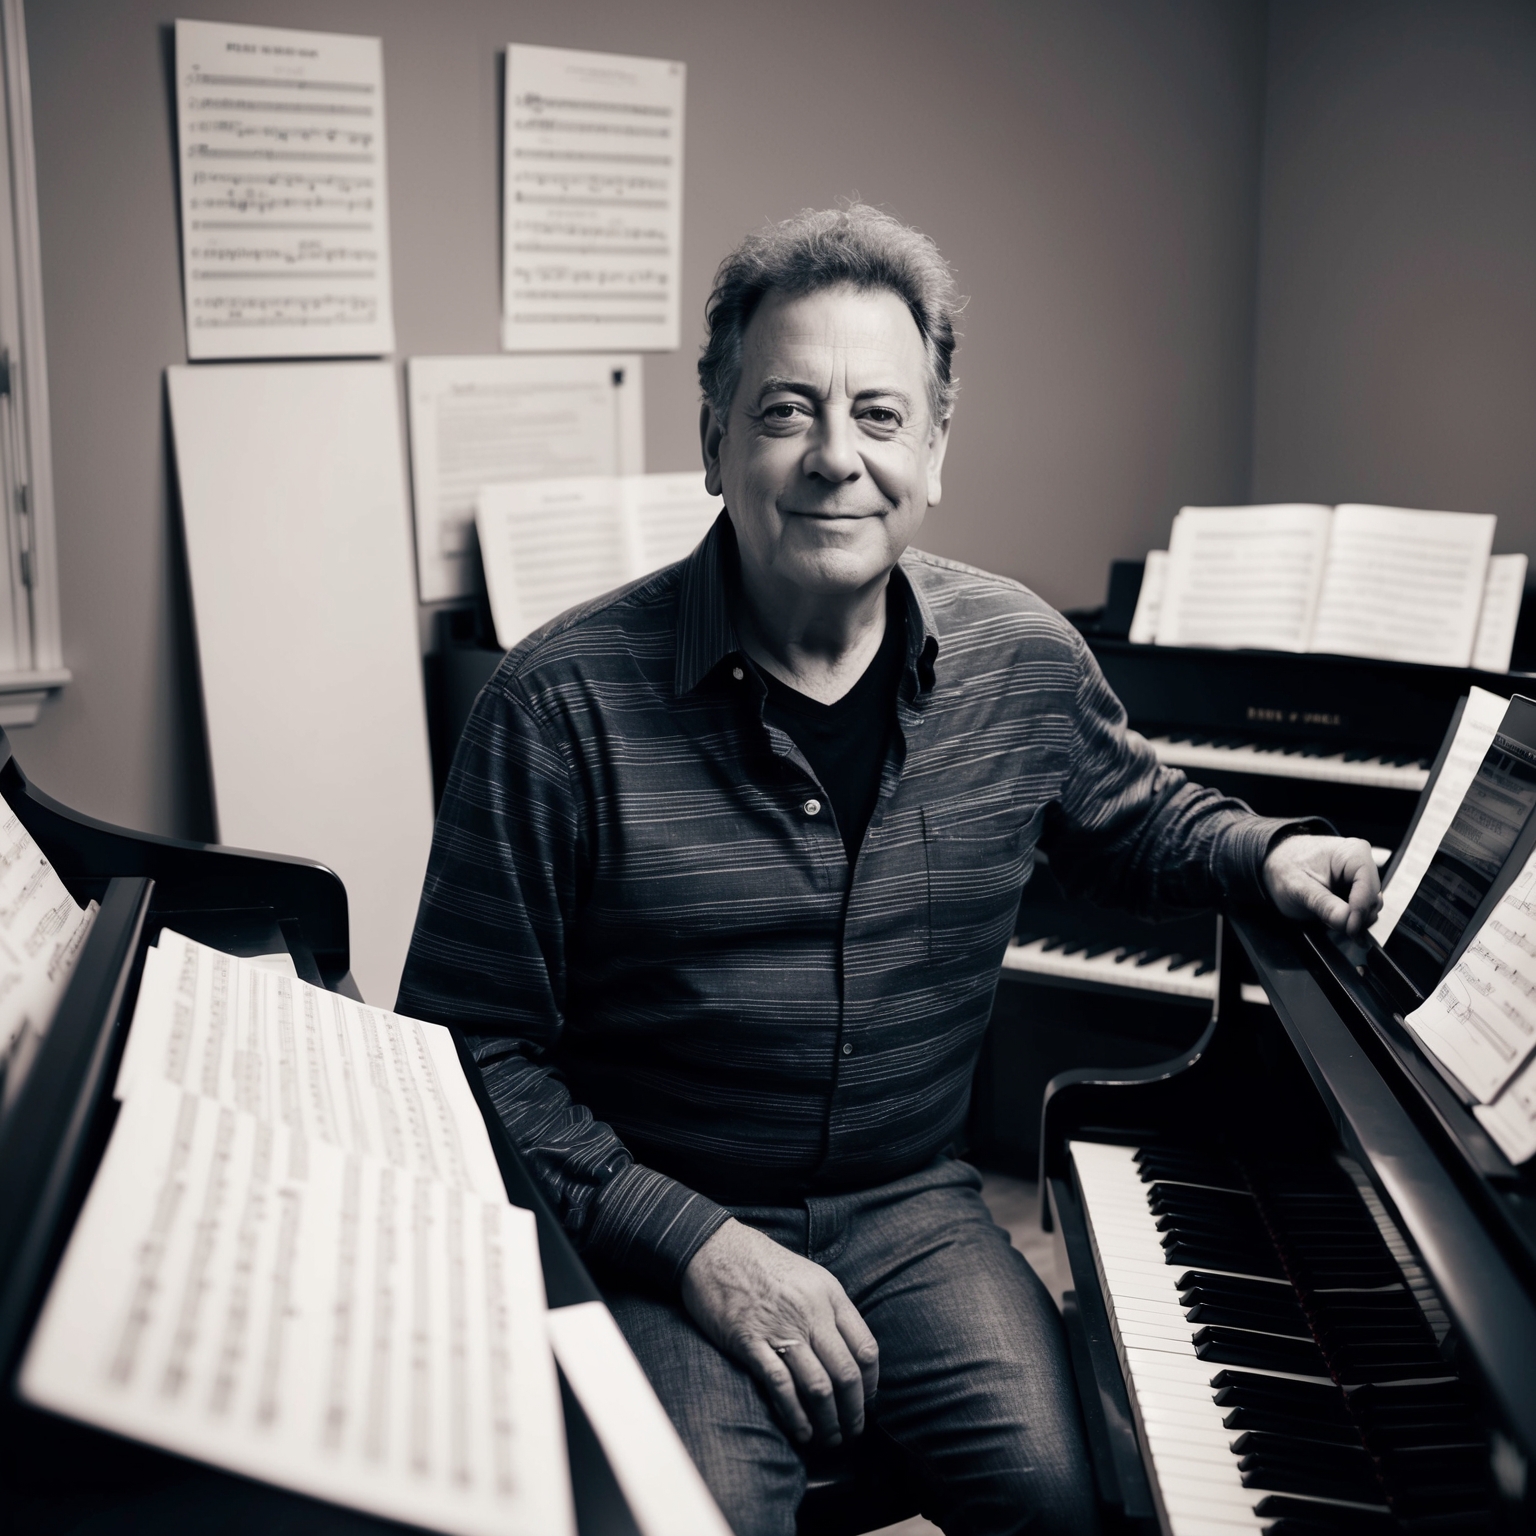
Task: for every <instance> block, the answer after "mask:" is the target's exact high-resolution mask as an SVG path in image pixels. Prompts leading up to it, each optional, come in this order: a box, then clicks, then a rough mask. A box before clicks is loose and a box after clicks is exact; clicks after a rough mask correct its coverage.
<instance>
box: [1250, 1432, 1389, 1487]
mask: <svg viewBox="0 0 1536 1536" xmlns="http://www.w3.org/2000/svg"><path fill="white" fill-rule="evenodd" d="M1232 1454H1233V1455H1234V1456H1238V1457H1241V1458H1243V1459H1245V1460H1246V1459H1247V1458H1249V1457H1253V1458H1256V1460H1263V1461H1267V1462H1268V1463H1269V1464H1270V1465H1273V1466H1282V1465H1289V1464H1295V1465H1296V1466H1301V1467H1311V1468H1313V1469H1315V1470H1316V1471H1318V1472H1320V1473H1322V1474H1323V1475H1324V1476H1327V1477H1337V1478H1350V1479H1352V1480H1354V1481H1355V1482H1357V1483H1359V1484H1361V1485H1362V1486H1365V1485H1367V1484H1372V1483H1374V1482H1375V1480H1376V1474H1375V1472H1374V1470H1373V1465H1372V1462H1371V1458H1370V1456H1369V1455H1368V1454H1367V1453H1366V1449H1365V1447H1364V1446H1363V1445H1359V1444H1356V1445H1329V1444H1327V1443H1326V1442H1324V1441H1320V1440H1306V1439H1302V1438H1301V1437H1299V1436H1296V1435H1287V1434H1273V1433H1271V1432H1270V1431H1268V1430H1244V1431H1243V1433H1242V1434H1240V1435H1239V1436H1238V1437H1237V1438H1236V1439H1235V1440H1234V1441H1233V1442H1232Z"/></svg>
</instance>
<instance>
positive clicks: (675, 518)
mask: <svg viewBox="0 0 1536 1536" xmlns="http://www.w3.org/2000/svg"><path fill="white" fill-rule="evenodd" d="M621 490H622V493H623V496H624V500H625V503H626V515H627V517H628V520H629V526H630V529H631V534H630V538H631V545H632V553H631V565H632V570H633V574H634V575H636V576H644V575H647V574H649V573H650V572H651V571H659V570H660V569H661V567H662V566H664V565H671V564H672V562H673V561H674V560H681V559H683V558H684V557H685V556H686V555H689V554H692V552H693V549H694V546H695V545H696V544H698V542H699V540H700V539H702V538H703V537H704V535H705V534H706V533H708V532H709V530H710V526H711V525H712V524H713V523H714V521H715V519H716V518H717V517H718V516H719V515H720V509H721V508H722V507H723V506H724V505H725V503H724V501H722V500H721V498H720V497H718V496H711V495H710V494H709V492H708V491H706V490H705V489H704V474H703V471H702V470H697V469H690V470H686V471H684V472H683V473H681V474H671V475H630V476H628V477H627V478H626V479H625V481H624V483H623V486H622V487H621Z"/></svg>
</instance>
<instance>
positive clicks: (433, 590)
mask: <svg viewBox="0 0 1536 1536" xmlns="http://www.w3.org/2000/svg"><path fill="white" fill-rule="evenodd" d="M406 369H407V381H408V389H409V394H410V407H411V480H412V487H413V490H414V492H415V503H416V571H417V579H418V582H419V586H420V592H421V600H422V602H424V603H435V602H440V601H442V600H444V599H446V598H452V597H464V596H468V595H469V594H471V593H473V592H474V591H475V590H476V588H477V584H478V583H477V577H476V571H475V541H474V529H475V498H476V496H477V495H478V494H479V492H480V487H481V486H483V485H499V484H504V483H505V482H507V481H511V480H546V479H552V478H554V477H556V476H561V475H628V474H639V473H640V472H641V470H643V469H644V468H645V437H644V427H643V422H642V416H641V399H642V390H641V375H640V359H639V358H638V357H636V356H633V355H629V356H617V355H611V356H583V357H413V358H412V359H411V360H410V362H409V363H408V364H407V365H406Z"/></svg>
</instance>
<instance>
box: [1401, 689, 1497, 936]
mask: <svg viewBox="0 0 1536 1536" xmlns="http://www.w3.org/2000/svg"><path fill="white" fill-rule="evenodd" d="M1508 707H1509V702H1508V700H1506V699H1502V698H1500V697H1499V695H1498V694H1496V693H1489V692H1488V690H1487V689H1486V688H1473V689H1471V690H1470V691H1469V693H1468V695H1467V707H1466V709H1464V710H1463V711H1462V716H1461V724H1460V725H1459V726H1458V727H1457V730H1456V737H1455V739H1454V740H1453V741H1452V743H1451V750H1450V752H1449V753H1448V754H1447V756H1446V759H1445V762H1444V764H1443V765H1442V766H1441V769H1440V773H1439V776H1438V777H1437V778H1436V780H1435V782H1434V785H1433V786H1432V787H1431V789H1430V792H1429V799H1428V801H1427V802H1426V803H1425V806H1424V812H1423V814H1422V815H1421V816H1420V817H1419V821H1418V825H1417V826H1416V827H1415V828H1414V830H1413V837H1412V838H1411V839H1410V841H1409V844H1408V847H1407V848H1406V849H1405V850H1404V852H1403V856H1402V859H1401V861H1400V862H1399V863H1398V866H1397V868H1396V869H1395V870H1393V872H1392V878H1391V879H1390V880H1389V881H1388V882H1387V884H1386V886H1385V888H1384V889H1383V890H1382V893H1381V912H1380V915H1379V916H1378V917H1377V919H1376V921H1375V923H1374V924H1373V925H1372V927H1371V933H1372V934H1373V935H1374V937H1375V939H1376V942H1377V943H1378V944H1383V945H1384V944H1385V943H1386V942H1387V940H1388V939H1389V938H1390V937H1391V935H1392V930H1393V929H1394V928H1395V927H1396V926H1397V922H1398V919H1399V918H1400V917H1401V916H1402V915H1403V913H1404V912H1405V911H1406V910H1407V907H1408V903H1409V902H1410V901H1412V900H1413V898H1414V896H1415V894H1416V893H1417V892H1418V889H1419V882H1420V881H1421V880H1422V879H1423V878H1424V872H1425V870H1427V869H1428V868H1429V865H1430V861H1431V860H1432V859H1433V858H1434V856H1435V854H1436V852H1437V851H1438V850H1439V847H1440V840H1441V839H1442V838H1443V837H1444V836H1445V834H1446V831H1447V830H1448V829H1449V827H1450V825H1451V822H1452V820H1453V819H1454V818H1455V815H1456V812H1457V810H1458V808H1459V807H1460V805H1461V802H1462V800H1463V799H1465V798H1466V793H1467V791H1468V790H1469V789H1470V788H1471V787H1472V781H1473V779H1475V778H1476V777H1477V770H1478V769H1479V768H1480V767H1481V766H1482V762H1483V759H1484V758H1485V757H1486V756H1487V755H1488V749H1489V747H1491V746H1492V745H1493V738H1494V737H1495V736H1496V735H1497V734H1498V730H1499V724H1500V722H1501V721H1502V720H1503V719H1504V711H1505V710H1506V709H1508Z"/></svg>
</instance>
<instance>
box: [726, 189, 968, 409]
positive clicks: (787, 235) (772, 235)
mask: <svg viewBox="0 0 1536 1536" xmlns="http://www.w3.org/2000/svg"><path fill="white" fill-rule="evenodd" d="M843 286H848V287H852V288H857V289H861V290H865V291H868V290H872V289H881V288H884V289H888V290H889V291H890V292H892V293H894V294H895V295H896V296H897V297H898V298H900V299H902V300H903V301H905V303H906V306H907V308H908V309H909V310H910V311H911V313H912V318H913V320H914V321H916V323H917V329H918V333H919V334H920V335H921V336H922V338H923V350H924V351H925V352H926V353H927V356H928V405H929V409H930V410H931V411H932V413H933V419H934V421H936V422H939V421H945V420H947V419H948V417H949V415H950V412H951V411H953V410H954V408H955V394H956V392H957V391H958V389H959V380H957V379H956V378H955V377H954V374H953V372H952V371H951V362H952V359H953V357H954V353H955V339H956V337H955V318H956V316H957V315H958V314H959V312H960V305H961V299H960V296H959V293H958V290H957V289H956V287H955V277H954V273H952V272H951V271H950V269H949V263H948V262H946V261H945V260H944V258H943V257H942V256H941V255H940V254H939V248H938V246H936V245H935V244H934V243H933V241H932V240H930V239H929V238H928V236H927V235H925V234H923V233H922V232H921V231H919V230H916V229H913V228H912V227H911V226H910V225H908V224H903V223H902V222H901V220H900V219H895V218H892V217H891V215H890V214H888V213H882V212H881V211H880V210H879V209H878V208H871V207H870V206H869V205H868V204H867V203H850V204H849V205H848V206H847V207H846V208H826V209H822V210H820V211H817V210H816V209H813V208H806V209H804V210H803V211H802V212H800V213H798V214H796V215H795V216H794V218H792V219H785V220H784V221H783V222H782V223H779V224H770V225H769V226H768V227H767V228H766V229H764V230H762V231H760V232H759V233H758V234H755V235H748V236H747V238H746V239H745V240H743V241H742V242H741V244H740V245H739V246H737V247H736V249H735V250H734V251H732V252H731V254H730V255H729V256H727V257H726V258H725V260H724V261H722V262H721V263H720V267H719V270H718V271H717V272H716V273H715V286H714V291H713V292H712V293H711V294H710V296H709V303H708V304H707V305H706V306H705V311H704V313H705V318H706V320H707V322H708V325H709V336H708V339H707V340H706V341H705V343H704V350H703V352H702V353H701V354H700V355H699V384H700V386H701V388H702V389H703V391H704V398H705V399H706V400H707V401H708V402H709V404H710V405H711V406H712V407H713V408H714V412H715V415H716V417H717V418H718V419H719V420H720V422H721V424H722V425H723V424H724V422H725V420H726V417H727V415H728V414H729V412H730V408H731V400H732V398H733V397H734V396H735V394H736V384H737V381H738V380H739V379H740V377H741V339H742V336H743V334H744V333H745V331H746V329H747V324H748V322H749V321H750V320H751V319H752V316H753V314H754V313H755V312H756V310H757V306H758V305H759V304H760V303H761V302H762V300H763V297H764V295H765V294H768V293H785V294H789V295H792V296H796V297H798V296H800V295H802V294H807V293H817V292H820V291H821V290H822V289H825V288H840V287H843Z"/></svg>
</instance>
